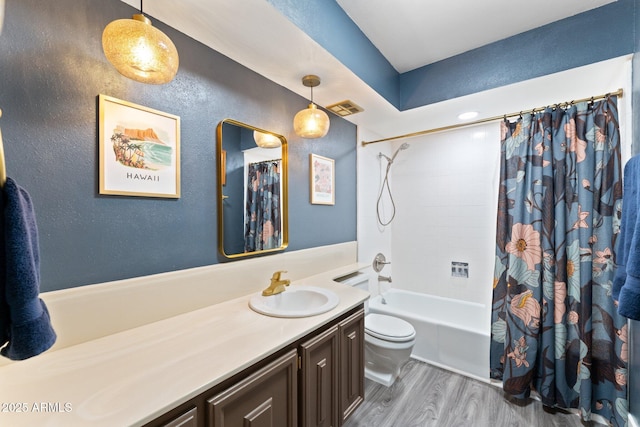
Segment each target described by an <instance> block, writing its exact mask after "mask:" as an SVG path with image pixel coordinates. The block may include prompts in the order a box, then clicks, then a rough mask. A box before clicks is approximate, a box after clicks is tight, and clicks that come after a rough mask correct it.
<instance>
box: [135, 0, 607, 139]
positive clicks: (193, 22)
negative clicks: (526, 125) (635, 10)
mask: <svg viewBox="0 0 640 427" xmlns="http://www.w3.org/2000/svg"><path fill="white" fill-rule="evenodd" d="M122 1H123V2H125V3H127V4H129V5H131V6H133V7H134V8H136V9H137V8H139V6H140V2H139V0H122ZM337 1H338V3H339V4H340V6H341V7H343V8H344V9H345V10H346V12H347V13H348V14H349V15H350V16H351V18H352V19H353V20H354V22H356V23H357V24H358V25H359V26H360V28H361V29H362V30H363V32H364V33H365V34H366V35H367V36H368V37H370V39H371V40H372V42H373V43H374V44H375V45H376V46H377V47H378V48H379V50H380V51H381V52H382V53H383V54H384V55H385V56H386V57H387V59H388V60H389V61H390V62H391V63H392V64H393V65H394V67H396V68H397V69H398V70H405V69H411V68H415V67H416V66H421V65H424V64H426V63H429V62H432V61H435V60H439V59H443V58H445V57H447V56H450V55H453V54H456V53H460V52H464V51H466V50H469V49H473V48H476V47H479V46H480V45H483V44H486V43H489V42H491V41H495V40H498V39H501V38H505V37H508V36H510V35H514V34H516V33H519V32H522V31H526V30H528V29H531V28H533V27H536V26H539V25H543V24H545V23H548V22H551V21H555V20H558V19H562V18H564V17H567V16H571V15H573V14H576V13H580V12H583V11H585V10H588V9H590V8H594V7H598V6H601V5H604V4H606V3H610V2H611V1H612V0H562V1H558V0H535V1H534V2H524V1H518V2H514V1H513V0H483V1H477V0H440V1H433V0H432V1H425V0H395V1H390V0H337ZM514 3H517V5H516V6H518V7H516V6H514ZM427 5H428V6H427ZM144 13H145V14H146V15H148V16H149V17H151V18H152V20H160V21H162V22H164V23H165V24H167V25H169V26H171V27H173V28H175V29H177V30H178V31H180V32H182V33H184V34H187V35H188V36H190V37H192V38H194V39H196V40H198V41H200V42H201V43H203V44H205V45H207V46H209V47H211V48H212V49H214V50H216V51H218V52H220V53H222V54H224V55H226V56H228V57H230V58H231V59H233V60H235V61H236V62H239V63H240V64H243V65H244V66H246V67H247V68H250V69H252V70H254V71H255V72H257V73H259V74H261V75H263V76H264V77H266V78H268V79H269V80H272V81H273V82H275V83H277V84H279V85H281V86H284V87H286V88H288V89H290V90H291V91H293V92H295V93H297V94H299V95H300V96H302V97H305V98H308V97H309V89H308V88H306V87H304V86H303V85H302V83H301V78H302V77H303V76H304V75H306V74H317V75H319V76H320V77H321V79H322V83H321V85H320V86H319V87H317V88H315V89H314V101H315V102H316V103H318V104H319V105H323V106H326V105H330V104H333V103H336V102H340V101H343V100H346V99H349V100H351V101H353V102H355V103H356V104H358V105H360V106H361V107H363V108H364V109H365V111H364V112H362V113H358V114H355V115H353V116H349V117H348V118H347V119H348V120H349V121H351V122H353V123H355V124H357V125H360V126H362V127H363V128H364V129H366V130H367V134H369V135H377V136H379V137H387V136H393V135H398V134H403V133H409V132H416V131H419V130H423V129H426V128H433V127H441V126H446V125H450V124H452V123H454V122H455V121H456V120H457V119H456V117H457V115H458V114H459V113H461V112H463V111H467V110H469V109H473V110H476V111H478V112H479V113H480V116H479V117H480V118H482V117H491V116H495V115H501V114H504V113H509V112H513V111H518V110H522V109H523V105H524V107H526V108H533V107H538V106H540V105H547V104H550V103H555V102H562V101H566V100H570V99H578V98H580V97H584V96H590V95H593V93H592V92H590V93H588V94H584V93H580V92H579V90H578V91H576V89H575V88H576V85H574V84H560V85H556V86H557V87H555V88H554V89H553V91H552V92H549V91H547V92H545V91H544V90H539V89H538V88H536V89H533V90H532V88H531V87H530V86H528V85H527V82H525V83H524V84H517V85H511V86H509V87H504V88H499V89H497V90H492V91H487V92H484V93H478V94H474V95H469V96H465V97H461V98H456V99H452V100H449V101H445V102H440V103H437V104H432V105H428V106H424V107H420V108H414V109H412V110H408V111H402V112H400V111H398V110H397V109H396V108H395V107H393V106H392V105H391V104H389V103H388V102H387V101H386V100H385V99H384V98H383V97H382V96H380V95H379V94H378V93H377V92H375V91H374V90H373V89H371V87H369V86H368V85H367V84H366V83H364V82H363V81H362V80H361V79H360V78H358V77H357V76H356V75H355V74H354V73H353V72H352V71H351V70H349V69H348V68H347V67H345V66H344V65H343V64H342V63H341V62H340V61H338V60H337V59H336V58H335V57H333V56H332V55H331V54H330V53H329V52H327V51H326V50H325V49H324V48H322V46H320V45H319V44H318V43H316V42H315V41H314V40H312V39H311V38H310V37H309V36H308V35H307V34H306V33H304V32H303V31H301V30H300V29H299V28H298V27H296V26H295V25H294V24H293V23H291V22H290V21H289V20H288V19H286V18H285V17H284V16H283V15H282V14H281V13H280V12H279V11H278V10H277V9H276V8H275V7H273V6H272V5H271V4H270V3H269V2H268V1H267V0H235V1H228V0H181V1H179V2H176V1H175V0H154V1H152V2H145V3H144ZM454 29H455V30H454ZM462 29H464V30H462ZM418 40H420V42H418ZM429 40H435V41H437V43H436V42H433V41H432V42H429ZM436 45H437V46H436ZM549 78H553V77H550V76H548V77H546V79H549ZM571 79H574V78H573V77H571ZM565 81H566V79H565ZM614 89H617V87H616V88H614ZM593 90H595V91H597V90H599V88H594V89H593ZM606 91H609V89H606ZM506 93H508V94H509V99H510V100H509V101H505V97H503V96H502V94H506ZM598 93H599V92H598ZM303 106H304V103H301V107H303ZM512 106H513V107H512ZM252 124H253V125H255V126H258V127H260V125H261V124H260V123H252ZM274 131H277V132H280V133H282V134H284V135H287V134H288V133H289V130H277V129H274Z"/></svg>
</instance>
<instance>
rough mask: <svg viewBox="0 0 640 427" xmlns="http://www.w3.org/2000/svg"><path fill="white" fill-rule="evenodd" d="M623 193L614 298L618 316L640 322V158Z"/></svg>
mask: <svg viewBox="0 0 640 427" xmlns="http://www.w3.org/2000/svg"><path fill="white" fill-rule="evenodd" d="M623 191H624V192H623V202H622V219H621V224H620V236H619V242H618V248H617V251H616V264H617V269H616V273H615V276H614V278H613V292H612V294H613V298H614V299H616V300H618V313H619V314H621V315H623V316H625V317H628V318H630V319H634V320H640V223H639V221H640V216H639V215H638V208H639V207H640V200H639V199H640V156H635V157H633V158H631V159H630V160H629V161H628V162H627V164H626V165H625V167H624V190H623Z"/></svg>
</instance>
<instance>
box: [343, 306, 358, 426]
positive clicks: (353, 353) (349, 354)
mask: <svg viewBox="0 0 640 427" xmlns="http://www.w3.org/2000/svg"><path fill="white" fill-rule="evenodd" d="M339 326H340V391H339V397H340V416H341V417H342V420H341V421H342V422H344V421H345V420H346V419H347V418H348V417H349V415H351V413H353V411H354V410H355V409H356V408H357V407H358V406H359V405H360V404H361V403H362V401H363V400H364V310H360V311H358V312H356V313H354V314H353V315H351V316H349V317H348V318H346V319H345V320H343V321H342V322H340V325H339Z"/></svg>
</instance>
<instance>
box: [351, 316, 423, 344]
mask: <svg viewBox="0 0 640 427" xmlns="http://www.w3.org/2000/svg"><path fill="white" fill-rule="evenodd" d="M364 330H365V333H366V334H369V335H371V336H373V337H375V338H378V339H381V340H384V341H391V342H406V341H411V340H413V339H414V338H415V336H416V330H415V329H414V328H413V326H412V325H411V323H409V322H407V321H405V320H402V319H399V318H397V317H393V316H387V315H385V314H378V313H370V314H367V315H366V316H365V318H364Z"/></svg>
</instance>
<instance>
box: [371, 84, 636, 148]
mask: <svg viewBox="0 0 640 427" xmlns="http://www.w3.org/2000/svg"><path fill="white" fill-rule="evenodd" d="M622 92H623V91H622V89H618V90H617V91H615V92H610V93H605V94H604V95H598V96H591V97H589V98H582V99H576V100H573V101H569V102H560V103H557V104H552V105H554V106H558V107H562V106H568V105H572V104H577V103H580V102H587V101H596V100H600V99H604V98H607V97H609V96H618V97H622ZM547 107H548V106H546V107H538V108H534V109H533V110H523V111H518V112H517V113H510V114H503V115H501V116H494V117H488V118H486V119H480V120H476V121H473V122H467V123H458V124H455V125H449V126H444V127H440V128H434V129H427V130H421V131H418V132H413V133H407V134H404V135H398V136H391V137H389V138H383V139H376V140H374V141H362V146H363V147H364V146H367V145H369V144H375V143H377V142H386V141H395V140H396V139H403V138H412V137H414V136H421V135H427V134H430V133H436V132H442V131H445V130H451V129H457V128H462V127H467V126H474V125H479V124H482V123H488V122H493V121H496V120H502V119H506V118H507V117H515V116H521V115H522V114H523V113H528V112H530V113H532V114H533V113H534V112H535V111H540V110H544V109H545V108H547Z"/></svg>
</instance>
